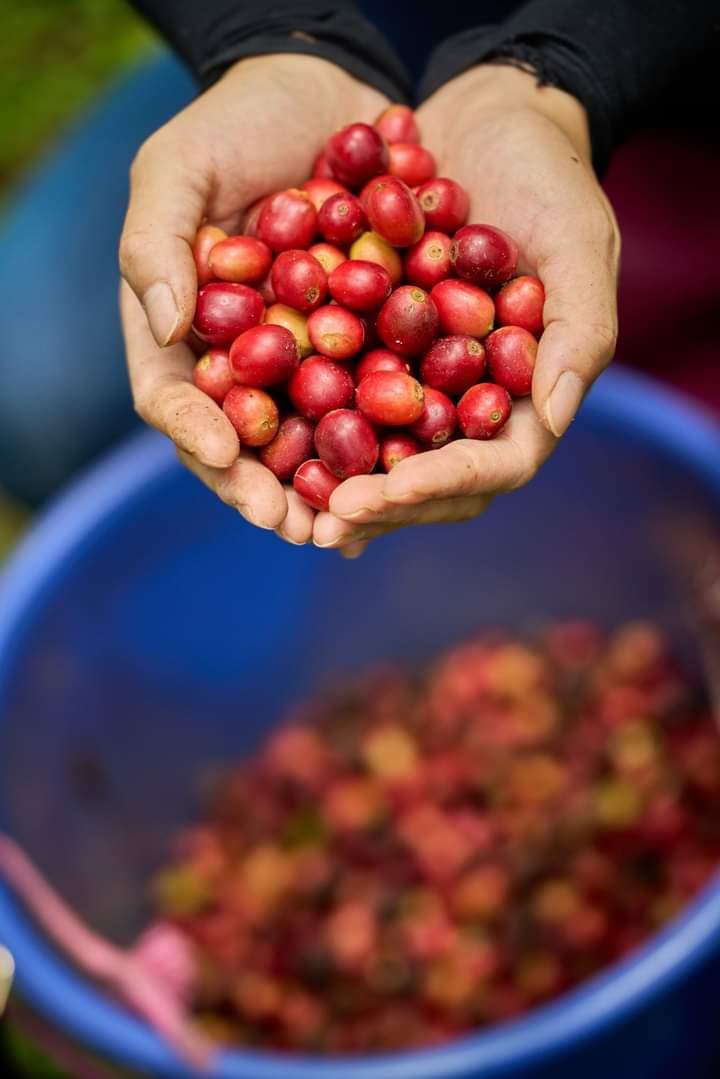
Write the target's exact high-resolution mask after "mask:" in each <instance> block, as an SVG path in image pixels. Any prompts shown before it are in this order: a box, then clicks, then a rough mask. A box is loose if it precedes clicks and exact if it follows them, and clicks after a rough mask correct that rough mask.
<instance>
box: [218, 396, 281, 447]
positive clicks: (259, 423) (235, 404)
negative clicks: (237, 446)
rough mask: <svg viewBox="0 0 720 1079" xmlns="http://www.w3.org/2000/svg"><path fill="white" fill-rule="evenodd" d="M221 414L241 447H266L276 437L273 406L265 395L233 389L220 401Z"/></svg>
mask: <svg viewBox="0 0 720 1079" xmlns="http://www.w3.org/2000/svg"><path fill="white" fill-rule="evenodd" d="M223 412H224V413H225V415H226V416H227V418H228V419H229V420H230V423H231V424H232V425H233V427H234V428H235V430H236V431H237V433H238V438H239V439H240V441H241V443H242V444H243V446H266V445H267V443H268V442H271V441H272V440H273V438H275V435H276V433H277V429H278V425H279V415H278V410H277V405H276V404H275V402H274V401H273V399H272V397H271V396H270V394H269V393H265V391H264V390H259V389H257V388H256V387H254V386H233V388H232V389H231V390H230V392H229V394H228V395H227V397H226V398H225V400H224V401H223Z"/></svg>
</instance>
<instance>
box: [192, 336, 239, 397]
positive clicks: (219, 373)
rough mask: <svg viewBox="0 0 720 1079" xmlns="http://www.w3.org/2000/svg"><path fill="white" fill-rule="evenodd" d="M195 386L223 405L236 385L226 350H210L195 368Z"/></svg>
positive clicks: (193, 378)
mask: <svg viewBox="0 0 720 1079" xmlns="http://www.w3.org/2000/svg"><path fill="white" fill-rule="evenodd" d="M192 380H193V385H195V386H197V388H198V389H199V390H202V391H203V393H206V394H207V395H208V397H212V399H213V401H215V402H217V404H218V405H221V404H222V403H223V401H224V400H225V398H226V397H227V395H228V393H229V392H230V390H231V389H232V388H233V386H234V385H235V376H234V375H233V373H232V368H231V367H230V358H229V356H228V354H227V352H226V350H225V349H224V348H210V349H208V351H207V352H206V353H205V355H204V356H201V357H200V359H199V360H198V362H197V363H196V364H195V367H194V368H193V375H192Z"/></svg>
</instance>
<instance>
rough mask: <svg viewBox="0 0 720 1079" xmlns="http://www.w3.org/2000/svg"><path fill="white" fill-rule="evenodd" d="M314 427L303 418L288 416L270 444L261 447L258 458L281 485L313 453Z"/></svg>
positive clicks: (290, 477)
mask: <svg viewBox="0 0 720 1079" xmlns="http://www.w3.org/2000/svg"><path fill="white" fill-rule="evenodd" d="M314 435H315V427H314V425H313V424H312V423H310V420H306V419H305V417H304V416H288V417H287V418H286V419H284V420H283V421H282V423H281V424H280V426H279V427H278V431H277V434H276V435H275V438H274V439H273V440H272V442H268V444H267V445H266V446H263V447H262V449H261V450H260V452H259V453H258V457H259V458H260V461H261V462H262V464H264V465H265V467H266V468H269V469H270V471H271V472H272V473H273V475H275V476H277V478H278V479H279V480H280V482H281V483H287V482H288V480H291V479H292V478H293V476H294V475H295V473H296V472H297V470H298V468H299V467H300V465H301V464H302V463H303V461H307V460H308V459H309V457H310V455H311V454H312V453H314V451H315V441H314Z"/></svg>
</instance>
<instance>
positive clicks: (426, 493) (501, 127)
mask: <svg viewBox="0 0 720 1079" xmlns="http://www.w3.org/2000/svg"><path fill="white" fill-rule="evenodd" d="M418 122H419V125H420V129H421V131H422V133H423V143H424V144H425V145H427V146H428V147H429V148H430V149H431V150H432V151H433V152H434V153H435V155H436V157H437V160H438V173H439V175H444V176H452V178H453V179H455V180H457V181H458V182H459V183H460V184H462V185H463V186H464V187H465V188H466V189H467V190H468V192H469V193H470V196H471V209H470V216H469V219H468V220H469V221H471V222H483V223H486V224H492V225H497V226H499V227H500V228H502V229H504V230H505V231H506V232H508V233H509V234H510V235H511V236H512V237H513V239H514V240H515V241H516V242H517V244H518V246H519V248H520V252H521V264H520V269H521V272H532V273H535V274H537V275H538V276H539V277H540V279H541V280H542V282H543V285H544V286H545V294H546V302H545V309H544V320H545V332H544V334H543V337H542V340H541V342H540V347H539V350H538V355H537V361H536V367H535V374H534V379H533V387H532V397H531V398H527V399H524V400H522V401H518V402H515V406H514V409H513V414H512V417H511V419H510V421H509V423H508V424H507V426H506V427H505V428H504V429H503V431H502V432H501V434H500V435H499V437H497V438H496V439H494V440H492V441H489V442H476V441H471V440H468V439H461V440H458V441H456V442H452V443H450V444H449V445H448V446H445V447H444V448H442V449H439V450H433V451H432V452H429V453H423V454H419V455H417V456H415V457H410V458H408V459H407V460H405V461H403V462H401V463H400V464H399V465H397V466H396V467H395V468H394V469H393V471H392V472H391V473H390V475H388V476H381V475H375V476H361V477H356V478H354V479H351V480H347V481H346V482H345V483H343V484H342V485H341V486H340V487H339V488H337V490H336V491H335V492H334V494H333V496H332V498H331V500H330V510H331V512H330V513H325V514H320V515H319V516H318V517H317V519H316V522H315V530H314V538H315V542H316V544H318V545H319V546H322V547H339V548H345V550H346V553H351V554H355V555H357V554H360V553H361V552H362V550H363V548H364V545H365V544H366V543H367V541H368V540H370V539H373V538H375V537H377V536H380V535H382V534H383V533H385V532H388V531H392V530H394V529H397V528H400V527H403V526H405V525H412V524H429V523H435V522H452V521H463V520H467V519H469V518H472V517H476V516H477V515H478V514H480V513H482V511H483V510H484V509H485V508H486V507H487V505H488V504H489V502H490V501H491V500H492V498H493V497H494V496H495V495H496V494H499V493H502V492H506V491H511V490H514V489H515V488H517V487H521V486H522V485H524V484H525V483H527V482H528V481H529V480H530V479H531V478H532V477H533V476H534V475H535V473H536V472H537V470H538V469H539V468H540V466H541V465H542V464H543V463H544V461H545V460H546V459H547V458H548V457H549V456H550V454H551V453H552V451H553V449H554V448H555V446H556V445H557V441H558V438H559V437H560V436H562V435H563V434H564V433H565V431H566V430H567V428H568V426H569V424H570V422H571V421H572V419H573V417H574V415H575V413H576V412H577V409H578V407H579V406H580V403H581V401H582V399H583V397H584V395H585V393H586V392H587V390H588V389H589V388H590V386H591V385H592V383H593V381H594V380H595V378H597V376H598V375H599V374H600V373H601V371H602V370H603V369H604V368H605V367H606V366H607V364H608V363H609V361H610V360H611V359H612V355H613V351H614V347H615V339H616V332H617V316H616V289H617V273H618V261H619V248H620V241H619V234H618V230H617V225H616V223H615V218H614V215H613V213H612V210H611V209H610V206H609V204H608V202H607V200H606V198H605V196H604V194H603V192H602V190H601V188H600V185H599V184H598V181H597V179H596V177H595V175H594V173H593V171H592V168H591V165H590V145H589V137H588V131H587V122H586V119H585V113H584V110H583V108H582V107H581V106H580V104H579V103H578V102H577V101H576V100H575V99H574V98H573V97H571V96H570V95H569V94H566V93H564V92H562V91H560V90H555V89H551V88H543V89H538V88H537V86H536V83H535V78H534V76H532V75H529V74H526V73H524V72H521V71H518V70H516V69H514V68H510V67H500V66H495V65H488V66H484V67H478V68H475V69H473V70H472V71H469V72H467V73H465V74H464V75H461V76H459V77H458V78H457V79H454V80H453V81H452V82H451V83H448V84H447V85H446V86H444V87H443V88H442V89H441V90H439V91H438V92H437V93H436V94H434V95H433V97H432V98H430V99H429V100H428V101H427V103H426V104H425V105H423V107H422V108H421V109H420V111H419V113H418Z"/></svg>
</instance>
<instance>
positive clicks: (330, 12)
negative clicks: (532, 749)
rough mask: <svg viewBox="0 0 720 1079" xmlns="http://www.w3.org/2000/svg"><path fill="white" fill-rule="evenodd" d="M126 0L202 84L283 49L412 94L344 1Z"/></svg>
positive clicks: (398, 97)
mask: <svg viewBox="0 0 720 1079" xmlns="http://www.w3.org/2000/svg"><path fill="white" fill-rule="evenodd" d="M131 2H132V4H133V7H135V8H136V9H137V10H138V11H139V12H140V13H141V14H142V15H144V16H145V18H146V19H148V21H149V22H151V23H152V24H153V25H154V26H155V27H156V29H157V30H159V32H160V33H161V34H162V35H163V37H164V38H165V39H166V40H167V42H168V43H169V44H170V45H171V46H172V48H173V49H174V50H175V51H176V52H177V53H178V55H179V56H180V57H181V58H182V59H183V60H184V61H185V63H186V64H187V65H188V67H189V68H190V70H191V71H192V73H193V74H194V75H195V77H196V78H197V80H198V82H199V83H200V85H201V87H204V88H205V87H207V86H209V85H211V84H212V83H213V82H214V81H215V80H216V79H217V78H219V77H220V75H222V74H223V72H224V71H225V70H226V69H227V68H228V67H229V66H230V65H231V64H232V63H234V62H235V61H236V60H240V59H242V58H243V57H247V56H260V55H263V54H268V53H280V52H283V53H304V54H307V55H310V56H320V57H322V58H324V59H326V60H331V61H333V63H336V64H338V65H339V66H340V67H342V68H344V69H345V70H346V71H348V72H350V74H352V75H354V76H355V77H356V78H358V79H361V80H362V81H363V82H366V83H368V84H369V85H370V86H374V87H376V89H378V90H380V91H381V92H382V93H384V94H386V95H387V96H388V97H389V98H391V99H392V100H394V101H407V100H408V98H409V96H410V93H411V87H410V79H409V76H408V73H407V70H406V68H405V66H404V64H403V63H402V61H401V60H400V58H399V56H398V55H397V53H396V52H395V50H394V49H393V48H392V46H391V45H389V44H388V42H387V41H386V39H385V38H384V37H383V35H382V34H381V33H380V31H379V30H378V29H377V28H376V27H375V26H373V24H372V23H371V22H369V21H368V20H367V19H365V18H364V17H363V16H362V14H361V13H360V11H359V10H358V8H357V7H356V5H355V4H353V3H351V2H349V0H342V2H339V3H338V2H335V3H323V0H279V2H278V0H250V2H247V0H244V2H242V3H240V2H238V0H131Z"/></svg>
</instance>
